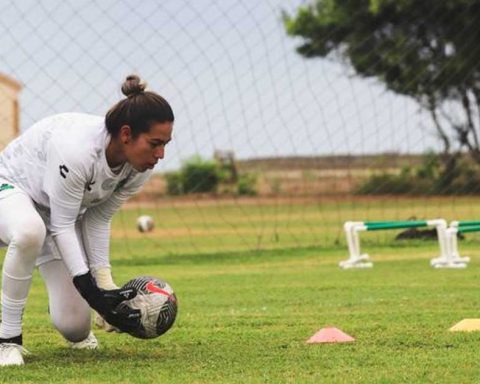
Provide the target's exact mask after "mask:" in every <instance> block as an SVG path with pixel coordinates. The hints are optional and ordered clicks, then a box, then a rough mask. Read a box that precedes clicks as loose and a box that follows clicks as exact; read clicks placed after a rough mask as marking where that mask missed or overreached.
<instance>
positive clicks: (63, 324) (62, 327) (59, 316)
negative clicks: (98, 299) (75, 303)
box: [51, 308, 91, 343]
mask: <svg viewBox="0 0 480 384" xmlns="http://www.w3.org/2000/svg"><path fill="white" fill-rule="evenodd" d="M57 312H58V311H57ZM51 317H52V321H53V325H54V326H55V328H56V329H57V330H58V331H59V332H60V333H61V334H62V336H63V337H64V338H65V339H67V340H68V341H71V342H74V343H76V342H79V341H82V340H85V339H86V338H87V336H88V334H89V333H90V329H91V317H90V310H85V308H82V310H74V311H70V310H69V311H65V310H63V311H61V312H58V313H55V314H53V313H51Z"/></svg>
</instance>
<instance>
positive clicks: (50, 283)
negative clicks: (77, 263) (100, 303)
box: [39, 260, 91, 343]
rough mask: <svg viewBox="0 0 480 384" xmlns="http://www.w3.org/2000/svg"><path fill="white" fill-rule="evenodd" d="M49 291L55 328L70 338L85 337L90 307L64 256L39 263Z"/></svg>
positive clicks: (86, 335) (88, 330)
mask: <svg viewBox="0 0 480 384" xmlns="http://www.w3.org/2000/svg"><path fill="white" fill-rule="evenodd" d="M39 270H40V273H41V275H42V277H43V280H44V281H45V285H46V287H47V291H48V303H49V309H50V317H51V319H52V322H53V325H54V326H55V328H56V329H57V330H58V331H59V332H60V333H61V334H62V335H63V337H65V339H67V340H68V341H71V342H74V343H76V342H80V341H83V340H85V339H86V338H87V337H88V336H89V333H90V327H91V317H90V313H91V310H90V307H89V306H88V304H87V302H86V301H85V300H84V299H83V298H82V297H81V296H80V294H79V293H78V291H77V290H76V288H75V286H74V285H73V282H72V278H71V276H70V275H69V273H68V271H67V268H66V267H65V264H64V263H63V260H52V261H49V262H47V263H44V264H42V265H40V266H39Z"/></svg>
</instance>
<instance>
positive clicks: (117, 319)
mask: <svg viewBox="0 0 480 384" xmlns="http://www.w3.org/2000/svg"><path fill="white" fill-rule="evenodd" d="M73 284H74V285H75V287H76V288H77V290H78V292H80V295H82V297H83V298H84V299H85V300H86V301H87V303H88V304H89V305H90V307H92V308H93V309H94V310H96V311H97V312H98V313H99V314H100V315H101V316H102V317H103V318H104V319H105V320H106V321H107V322H108V323H110V324H111V325H113V326H114V327H117V328H119V329H120V330H121V331H124V332H129V331H133V330H136V329H138V327H139V326H140V317H141V314H140V311H139V310H138V309H131V308H129V307H128V306H127V305H123V306H122V307H121V308H117V307H118V305H119V304H120V303H121V302H123V301H125V300H130V299H132V298H134V297H135V296H136V295H137V292H136V290H135V289H131V288H130V289H114V290H103V289H100V288H98V286H97V284H96V283H95V280H94V279H93V276H92V274H91V273H90V272H87V273H85V274H84V275H80V276H75V277H74V278H73Z"/></svg>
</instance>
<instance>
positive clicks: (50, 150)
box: [0, 75, 174, 365]
mask: <svg viewBox="0 0 480 384" xmlns="http://www.w3.org/2000/svg"><path fill="white" fill-rule="evenodd" d="M122 92H123V94H124V95H125V96H127V97H126V98H125V99H123V100H121V101H120V102H118V103H117V104H116V105H114V106H113V107H112V108H111V109H110V111H108V113H107V115H106V117H105V118H102V117H98V116H92V115H86V114H79V113H66V114H60V115H55V116H52V117H48V118H46V119H43V120H41V121H39V122H38V123H36V124H34V125H33V126H32V127H31V128H30V129H28V130H27V131H26V132H25V133H24V134H22V135H21V136H19V137H18V138H17V139H15V140H14V141H12V142H11V143H10V144H9V145H8V146H7V147H6V148H5V150H4V151H3V152H2V153H0V240H1V242H3V243H4V244H5V245H8V250H7V253H6V256H5V260H4V263H3V271H2V297H1V302H2V322H1V324H0V365H21V364H23V363H24V362H23V357H22V352H23V351H24V350H23V348H22V314H23V310H24V307H25V303H26V299H27V294H28V290H29V288H30V283H31V279H32V272H33V269H34V267H35V265H37V266H38V267H39V270H40V273H41V276H42V278H43V280H44V281H45V284H46V287H47V291H48V298H49V311H50V316H51V319H52V322H53V324H54V326H55V327H56V328H57V329H58V331H59V332H60V333H61V334H62V335H63V336H64V337H65V339H66V340H67V341H69V342H71V344H72V347H74V348H95V347H96V346H97V341H96V339H95V336H94V335H93V334H92V333H91V331H90V326H91V319H90V314H91V311H90V307H91V308H93V309H95V310H96V311H97V312H98V313H99V314H100V315H101V316H102V317H103V319H105V320H106V321H107V322H108V323H110V324H111V325H112V326H114V327H117V328H119V329H120V330H122V331H128V330H130V329H132V328H135V327H136V326H138V324H139V318H140V313H139V311H135V310H125V311H122V312H119V311H117V310H116V307H117V306H118V304H119V303H120V302H122V301H124V300H128V299H131V298H132V297H134V296H135V294H136V292H134V291H132V290H123V291H122V290H119V289H116V288H117V287H116V286H115V284H114V283H113V281H112V277H111V273H110V263H109V237H110V222H111V218H112V216H113V215H114V213H115V212H116V211H117V210H118V209H119V208H120V206H121V204H122V203H123V202H124V201H125V200H127V199H128V197H130V196H131V195H133V194H135V193H137V192H138V191H139V190H140V188H141V187H142V185H143V184H144V183H145V181H146V180H147V179H148V177H149V176H150V173H151V169H153V167H154V166H155V164H156V163H157V161H158V160H159V159H162V158H163V156H164V151H165V145H166V144H167V143H168V142H169V141H170V140H171V137H172V126H173V121H174V116H173V112H172V109H171V107H170V105H169V104H168V102H167V101H166V100H165V99H163V98H162V97H161V96H159V95H157V94H156V93H153V92H149V91H145V84H143V83H142V82H141V81H140V79H139V78H138V77H137V76H134V75H131V76H128V77H127V79H126V81H125V83H124V84H123V85H122Z"/></svg>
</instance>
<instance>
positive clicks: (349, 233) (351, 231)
mask: <svg viewBox="0 0 480 384" xmlns="http://www.w3.org/2000/svg"><path fill="white" fill-rule="evenodd" d="M479 224H480V222H479ZM420 227H435V228H436V230H437V237H438V244H439V248H440V256H439V257H437V258H434V259H432V260H431V265H432V266H433V267H435V268H461V266H459V265H457V263H455V262H452V261H451V260H450V259H451V258H450V255H449V253H448V248H447V237H446V229H447V223H446V221H445V220H444V219H433V220H407V221H347V222H345V224H344V226H343V228H344V231H345V235H346V238H347V245H348V251H349V254H350V257H349V258H348V259H347V260H344V261H341V262H340V267H341V268H343V269H349V268H371V267H372V266H373V263H372V262H371V261H370V257H369V255H368V254H366V253H364V254H362V253H361V251H360V236H359V233H360V232H362V231H380V230H392V229H403V228H420Z"/></svg>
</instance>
